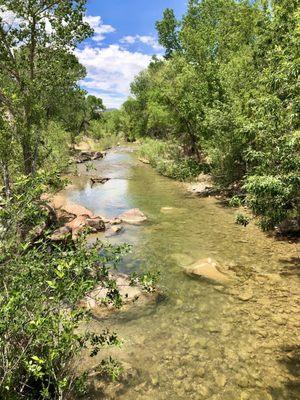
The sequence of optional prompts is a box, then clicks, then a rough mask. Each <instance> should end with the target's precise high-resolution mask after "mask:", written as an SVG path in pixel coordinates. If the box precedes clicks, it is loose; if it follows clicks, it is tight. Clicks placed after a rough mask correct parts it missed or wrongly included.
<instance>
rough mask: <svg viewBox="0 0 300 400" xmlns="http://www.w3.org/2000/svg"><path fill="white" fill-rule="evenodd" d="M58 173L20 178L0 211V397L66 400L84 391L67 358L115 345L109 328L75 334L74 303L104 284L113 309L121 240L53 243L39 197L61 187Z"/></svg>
mask: <svg viewBox="0 0 300 400" xmlns="http://www.w3.org/2000/svg"><path fill="white" fill-rule="evenodd" d="M62 184H63V182H61V180H60V177H59V175H58V174H55V173H42V172H40V173H39V174H37V175H36V176H35V177H34V178H31V177H29V176H23V177H20V178H19V179H18V180H16V182H15V183H14V186H13V188H12V192H11V195H10V197H8V198H6V199H5V200H4V201H5V204H4V207H2V208H1V211H0V226H1V235H0V248H1V258H0V291H1V296H0V321H1V322H0V360H1V361H0V397H1V398H3V399H8V400H10V399H19V398H20V399H21V398H26V399H37V398H41V399H50V398H51V399H61V398H64V399H68V398H71V396H73V393H74V390H77V389H78V390H79V391H84V387H85V376H77V375H76V373H75V372H74V371H73V370H72V367H71V360H72V358H73V357H74V356H76V355H77V354H78V352H80V351H81V350H82V349H83V348H86V347H88V348H89V349H91V356H95V355H96V354H97V353H98V352H99V351H101V348H102V347H104V346H116V345H117V346H119V345H120V340H119V339H118V337H117V335H116V334H115V333H110V332H108V331H103V332H102V333H100V334H99V333H97V334H95V333H91V332H90V333H87V334H80V333H79V331H78V326H79V325H80V324H81V323H82V322H83V321H84V320H85V319H86V318H88V316H89V315H88V313H87V312H84V311H83V309H81V308H80V307H78V304H79V302H80V301H81V300H82V299H83V298H84V297H85V295H86V294H87V293H88V292H89V291H91V290H92V289H93V288H94V287H95V286H96V285H102V286H103V287H105V288H107V289H108V292H107V298H106V299H105V301H106V302H107V303H109V304H112V305H113V306H115V307H120V306H121V305H122V297H121V296H120V293H119V291H118V288H117V286H116V282H115V280H114V279H113V278H111V277H110V275H109V272H110V271H111V270H115V268H116V267H117V264H118V263H119V261H120V259H121V257H122V255H123V254H124V253H126V252H127V251H128V250H129V247H128V246H126V245H123V246H119V247H113V246H109V245H106V246H104V245H103V244H102V243H100V242H96V243H95V244H94V245H93V246H86V242H85V240H84V239H85V238H84V237H80V238H79V239H78V240H77V242H75V243H74V242H73V241H70V242H66V243H62V244H59V243H53V242H51V240H49V239H48V234H49V233H51V224H53V221H52V220H51V210H49V209H48V208H47V207H46V204H45V202H44V201H43V200H42V194H43V193H44V192H45V191H47V192H48V193H49V192H50V191H51V190H57V189H58V188H61V187H62Z"/></svg>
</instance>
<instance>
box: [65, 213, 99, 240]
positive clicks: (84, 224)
mask: <svg viewBox="0 0 300 400" xmlns="http://www.w3.org/2000/svg"><path fill="white" fill-rule="evenodd" d="M66 227H68V228H70V230H71V232H72V238H73V239H76V238H77V236H78V235H79V233H80V232H82V231H83V230H84V229H85V228H90V229H91V230H92V231H93V232H101V231H105V224H104V222H103V221H102V219H101V218H100V217H93V218H91V217H89V216H88V215H79V216H78V217H76V218H75V219H73V221H71V222H69V223H67V224H66Z"/></svg>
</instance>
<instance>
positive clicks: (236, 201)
mask: <svg viewBox="0 0 300 400" xmlns="http://www.w3.org/2000/svg"><path fill="white" fill-rule="evenodd" d="M242 203H243V201H242V199H241V198H240V197H239V196H233V197H231V199H229V201H228V205H229V207H240V206H241V205H242Z"/></svg>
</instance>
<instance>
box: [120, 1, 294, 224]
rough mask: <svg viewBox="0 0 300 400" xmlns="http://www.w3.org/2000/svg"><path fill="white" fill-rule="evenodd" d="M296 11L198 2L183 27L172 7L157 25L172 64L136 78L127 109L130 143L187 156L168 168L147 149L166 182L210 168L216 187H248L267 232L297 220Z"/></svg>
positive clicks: (168, 161)
mask: <svg viewBox="0 0 300 400" xmlns="http://www.w3.org/2000/svg"><path fill="white" fill-rule="evenodd" d="M299 7H300V5H299V2H298V0H292V1H287V0H280V1H273V0H272V1H268V2H261V1H259V0H257V1H251V2H250V1H235V0H203V1H198V0H191V1H189V4H188V9H187V12H186V14H185V16H184V17H183V19H182V21H180V22H179V21H176V19H175V17H174V13H173V12H172V10H169V9H167V10H166V11H165V12H164V17H163V19H162V21H160V22H158V23H157V30H158V34H159V39H160V43H161V44H162V45H163V46H164V47H165V48H166V59H165V60H163V61H162V60H157V59H154V60H153V62H152V63H151V64H150V65H149V67H148V69H147V70H146V71H143V72H142V73H141V74H140V75H139V76H137V77H136V78H135V80H134V82H133V83H132V86H131V92H132V97H131V98H129V100H128V101H127V102H126V103H125V104H124V111H125V112H126V113H127V119H128V120H129V124H128V125H127V126H126V129H128V131H130V135H131V136H134V137H137V138H138V137H150V138H154V139H162V140H164V141H166V142H167V143H168V144H169V143H170V142H172V143H176V144H177V145H178V146H180V148H181V149H182V152H181V154H180V157H169V156H162V157H161V160H159V159H158V157H157V160H156V158H155V154H153V155H152V154H151V153H152V151H151V150H150V149H148V153H149V157H148V158H149V161H150V162H151V164H152V165H154V166H155V167H156V168H157V169H158V170H159V171H160V172H161V173H162V174H164V175H167V176H173V177H176V178H177V179H186V178H188V177H190V176H193V175H194V172H192V173H191V174H190V173H189V172H188V171H189V170H194V167H191V166H190V164H189V161H188V162H187V161H186V160H189V158H191V159H192V160H197V161H198V164H199V165H203V164H206V165H207V169H209V170H210V171H211V172H212V174H213V177H214V179H215V180H216V181H217V183H218V185H219V186H221V187H232V185H233V184H237V185H238V186H239V187H241V186H243V188H244V190H245V192H246V195H247V204H248V205H249V206H250V207H251V209H252V210H253V211H254V213H255V214H256V215H258V216H259V217H261V222H262V225H263V227H264V228H265V229H272V228H274V227H275V226H276V225H278V224H280V223H281V222H283V221H285V220H286V219H291V218H292V219H294V218H296V219H299V215H300V212H299V209H300V206H299V176H300V163H299V129H300V125H299V121H300V115H299V114H300V107H299V40H300V25H299V23H300V18H299V16H300V9H299ZM148 147H149V146H148ZM157 150H158V151H159V149H157ZM142 151H143V152H144V153H146V150H142ZM153 153H154V151H153ZM146 156H147V155H146ZM172 160H174V162H173V161H172ZM182 160H184V161H182Z"/></svg>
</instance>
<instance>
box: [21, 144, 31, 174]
mask: <svg viewBox="0 0 300 400" xmlns="http://www.w3.org/2000/svg"><path fill="white" fill-rule="evenodd" d="M22 151H23V166H24V167H23V168H24V174H25V175H27V176H28V175H31V173H32V162H33V160H32V151H31V146H30V144H29V143H28V140H26V138H25V139H24V140H23V142H22Z"/></svg>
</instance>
